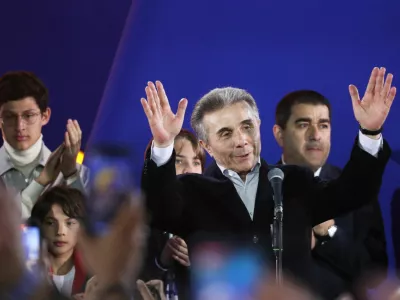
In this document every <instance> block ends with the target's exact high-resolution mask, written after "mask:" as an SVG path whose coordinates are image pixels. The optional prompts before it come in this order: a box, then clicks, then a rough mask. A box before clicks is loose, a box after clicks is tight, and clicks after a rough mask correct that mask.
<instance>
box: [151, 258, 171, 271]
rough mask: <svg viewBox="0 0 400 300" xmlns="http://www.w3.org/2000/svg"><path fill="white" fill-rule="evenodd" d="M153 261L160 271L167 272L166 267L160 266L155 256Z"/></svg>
mask: <svg viewBox="0 0 400 300" xmlns="http://www.w3.org/2000/svg"><path fill="white" fill-rule="evenodd" d="M154 262H155V263H156V266H157V268H159V269H160V270H161V271H164V272H167V271H168V269H165V268H163V267H162V266H161V264H160V263H159V262H158V259H157V257H156V258H155V259H154Z"/></svg>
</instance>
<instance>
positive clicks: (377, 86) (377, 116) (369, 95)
mask: <svg viewBox="0 0 400 300" xmlns="http://www.w3.org/2000/svg"><path fill="white" fill-rule="evenodd" d="M385 72H386V69H385V68H380V69H378V68H374V69H373V70H372V73H371V77H370V78H369V82H368V86H367V89H366V91H365V94H364V97H363V98H362V100H360V96H359V94H358V90H357V88H356V87H355V86H354V85H350V86H349V92H350V96H351V100H352V103H353V110H354V116H355V117H356V119H357V121H358V123H359V124H360V125H361V127H363V128H365V129H368V130H378V129H380V128H381V127H382V126H383V123H385V120H386V117H387V116H388V114H389V111H390V107H391V105H392V103H393V100H394V97H395V96H396V88H395V87H391V85H392V80H393V75H392V74H388V75H387V76H386V80H385Z"/></svg>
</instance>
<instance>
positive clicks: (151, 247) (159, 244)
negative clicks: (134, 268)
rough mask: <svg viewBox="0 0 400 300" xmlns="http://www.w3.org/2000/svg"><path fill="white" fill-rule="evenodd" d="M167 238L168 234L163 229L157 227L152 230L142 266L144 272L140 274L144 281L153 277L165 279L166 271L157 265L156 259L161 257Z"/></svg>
mask: <svg viewBox="0 0 400 300" xmlns="http://www.w3.org/2000/svg"><path fill="white" fill-rule="evenodd" d="M167 240H168V236H167V235H166V234H164V233H163V232H162V231H160V230H157V229H152V230H151V233H150V235H149V238H148V242H147V252H146V259H145V261H144V266H143V267H142V272H141V273H140V275H139V278H140V279H142V280H143V281H145V282H146V281H149V280H153V279H161V280H163V279H164V277H165V271H163V270H162V269H160V268H159V267H158V266H157V264H156V262H155V259H156V258H159V257H160V254H161V252H162V250H163V248H164V246H165V244H166V242H167Z"/></svg>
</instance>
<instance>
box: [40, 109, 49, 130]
mask: <svg viewBox="0 0 400 300" xmlns="http://www.w3.org/2000/svg"><path fill="white" fill-rule="evenodd" d="M50 116H51V109H50V107H48V108H46V110H45V111H44V112H42V119H41V122H42V126H44V125H46V124H47V123H49V121H50Z"/></svg>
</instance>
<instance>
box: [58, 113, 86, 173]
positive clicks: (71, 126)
mask: <svg viewBox="0 0 400 300" xmlns="http://www.w3.org/2000/svg"><path fill="white" fill-rule="evenodd" d="M81 144H82V131H81V128H80V127H79V123H78V121H77V120H74V121H72V120H68V123H67V131H66V132H65V136H64V145H65V151H64V154H63V158H62V164H61V172H62V173H63V175H64V177H69V176H71V175H73V174H74V173H75V172H76V157H77V156H78V153H79V150H80V149H81Z"/></svg>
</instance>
